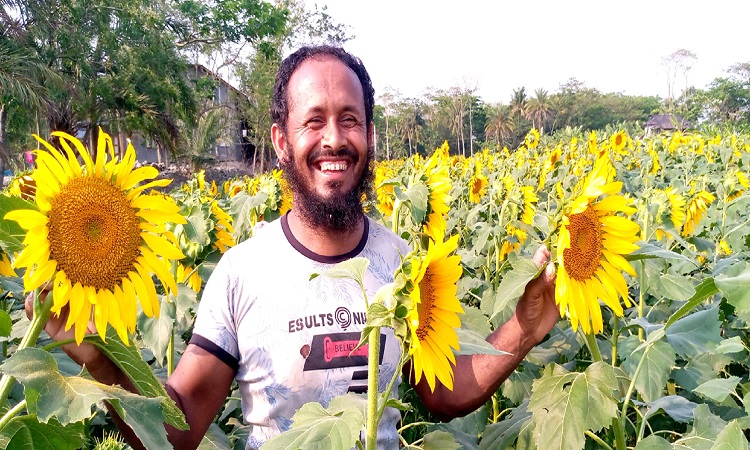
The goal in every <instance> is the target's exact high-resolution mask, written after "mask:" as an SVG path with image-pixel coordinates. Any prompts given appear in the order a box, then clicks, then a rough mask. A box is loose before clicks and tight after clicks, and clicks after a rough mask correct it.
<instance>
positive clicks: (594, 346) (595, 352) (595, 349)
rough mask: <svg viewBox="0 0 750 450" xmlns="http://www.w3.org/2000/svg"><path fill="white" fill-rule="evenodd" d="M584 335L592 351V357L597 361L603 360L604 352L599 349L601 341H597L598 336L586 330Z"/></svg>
mask: <svg viewBox="0 0 750 450" xmlns="http://www.w3.org/2000/svg"><path fill="white" fill-rule="evenodd" d="M583 337H584V338H586V345H587V346H588V348H589V351H590V352H591V358H592V359H593V360H594V361H597V362H599V361H602V353H601V352H600V351H599V343H598V342H596V336H594V333H586V332H584V333H583Z"/></svg>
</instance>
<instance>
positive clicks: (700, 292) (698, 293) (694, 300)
mask: <svg viewBox="0 0 750 450" xmlns="http://www.w3.org/2000/svg"><path fill="white" fill-rule="evenodd" d="M718 293H719V289H718V288H717V287H716V284H715V283H714V279H713V278H706V279H704V280H703V281H701V283H700V284H699V285H698V286H696V287H695V294H694V295H693V296H692V297H690V298H689V299H688V301H687V303H685V304H684V305H682V306H681V307H680V308H679V309H678V310H677V311H675V312H674V314H672V315H671V316H670V317H669V319H668V320H667V323H665V324H664V328H669V327H670V326H672V324H674V323H675V322H677V321H678V320H680V319H681V318H683V317H685V315H686V314H687V313H689V312H690V311H692V309H693V308H695V307H696V306H698V305H699V304H701V303H703V301H704V300H706V299H707V298H708V297H710V296H712V295H714V294H718Z"/></svg>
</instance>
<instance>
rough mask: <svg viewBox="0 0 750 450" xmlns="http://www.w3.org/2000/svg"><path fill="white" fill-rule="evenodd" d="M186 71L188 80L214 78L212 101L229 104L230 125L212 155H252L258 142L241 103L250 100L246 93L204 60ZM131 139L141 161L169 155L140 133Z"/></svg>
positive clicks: (222, 158)
mask: <svg viewBox="0 0 750 450" xmlns="http://www.w3.org/2000/svg"><path fill="white" fill-rule="evenodd" d="M185 75H186V77H187V79H189V80H200V79H201V78H208V79H210V80H213V82H214V83H215V86H216V88H215V90H214V95H213V99H212V103H213V105H216V106H218V105H222V106H227V107H228V108H226V111H227V116H228V117H227V119H228V120H227V122H226V123H227V125H226V126H227V129H226V130H225V131H224V132H223V133H222V137H221V138H219V140H218V141H217V142H216V144H215V145H214V148H213V152H212V155H211V156H213V157H214V158H215V159H216V160H217V161H243V160H247V159H248V158H252V153H253V152H254V151H255V146H254V145H253V144H252V143H251V142H250V141H249V140H248V138H247V134H248V125H247V121H246V120H245V119H244V118H243V117H242V116H241V113H240V108H239V106H238V102H239V101H240V100H244V101H248V99H247V96H246V95H245V94H244V93H242V92H241V91H240V90H238V89H237V88H235V87H234V86H232V85H231V84H229V83H228V82H227V81H226V80H224V79H223V78H221V76H219V75H218V74H216V73H215V72H213V71H211V70H210V69H208V68H207V67H206V66H204V65H203V64H193V65H192V66H190V67H189V68H188V71H187V73H186V74H185ZM130 142H131V143H132V144H133V147H134V148H135V150H136V158H137V159H138V161H144V162H160V163H161V162H166V160H168V159H170V158H169V155H167V154H166V151H165V149H163V148H161V147H160V146H159V145H158V144H157V143H156V142H155V141H153V140H151V139H148V138H147V137H145V136H143V135H141V134H140V133H134V134H133V135H132V136H130Z"/></svg>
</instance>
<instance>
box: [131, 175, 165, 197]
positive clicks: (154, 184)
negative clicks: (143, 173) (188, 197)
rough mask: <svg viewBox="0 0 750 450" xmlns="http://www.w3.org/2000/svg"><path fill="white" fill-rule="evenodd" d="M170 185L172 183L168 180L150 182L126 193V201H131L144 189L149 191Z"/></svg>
mask: <svg viewBox="0 0 750 450" xmlns="http://www.w3.org/2000/svg"><path fill="white" fill-rule="evenodd" d="M170 183H172V180H170V179H169V178H161V179H158V180H154V181H150V182H148V183H144V184H142V185H140V186H138V187H136V188H133V189H132V190H131V191H130V192H128V196H127V199H128V200H133V198H135V196H136V195H138V194H140V193H141V192H143V191H145V190H146V189H151V188H155V187H166V186H169V184H170Z"/></svg>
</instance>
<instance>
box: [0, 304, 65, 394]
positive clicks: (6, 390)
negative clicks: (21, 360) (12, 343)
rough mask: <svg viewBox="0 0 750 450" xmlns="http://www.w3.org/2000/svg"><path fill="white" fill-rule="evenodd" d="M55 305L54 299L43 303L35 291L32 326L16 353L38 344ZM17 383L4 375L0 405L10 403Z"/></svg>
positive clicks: (0, 383)
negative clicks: (9, 398)
mask: <svg viewBox="0 0 750 450" xmlns="http://www.w3.org/2000/svg"><path fill="white" fill-rule="evenodd" d="M53 303H54V302H53V301H52V299H48V301H46V302H43V301H42V300H41V299H40V298H39V290H38V289H37V290H35V291H34V317H33V318H32V319H31V325H29V329H28V330H26V334H25V335H24V337H23V339H21V343H20V344H18V349H16V351H18V350H22V349H24V348H26V347H28V346H30V345H34V344H36V341H37V339H39V334H41V332H42V330H43V329H44V326H45V325H46V324H47V319H49V314H50V311H51V310H52V304H53ZM15 381H16V379H15V378H13V377H11V376H10V375H3V378H2V380H0V405H5V402H6V401H8V395H10V390H11V389H12V388H13V384H14V383H15Z"/></svg>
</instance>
